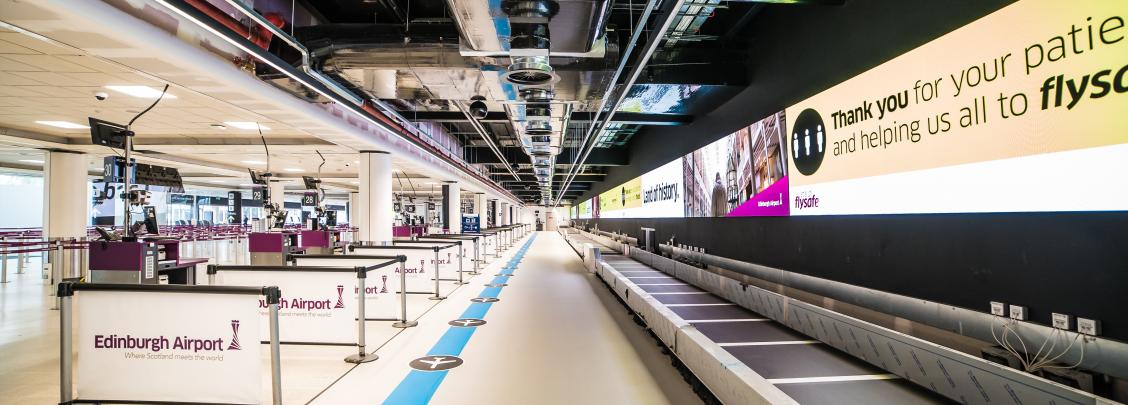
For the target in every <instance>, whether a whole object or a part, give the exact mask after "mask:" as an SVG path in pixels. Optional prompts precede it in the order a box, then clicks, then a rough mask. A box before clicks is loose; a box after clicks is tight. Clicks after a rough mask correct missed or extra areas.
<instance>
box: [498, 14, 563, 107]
mask: <svg viewBox="0 0 1128 405" xmlns="http://www.w3.org/2000/svg"><path fill="white" fill-rule="evenodd" d="M501 9H502V11H504V12H505V13H506V14H507V15H509V29H510V32H511V34H510V39H509V56H510V57H512V58H513V64H512V65H510V66H509V71H508V72H506V73H505V76H503V79H505V81H507V82H509V83H512V84H516V85H518V86H551V85H552V84H554V83H556V82H557V81H559V80H560V77H559V76H557V75H556V73H554V72H553V71H552V65H550V64H549V63H548V52H549V44H550V39H549V33H548V21H549V20H550V19H552V17H553V16H555V15H556V13H557V12H559V11H560V5H559V4H558V3H557V2H556V0H507V1H504V2H503V3H502V5H501Z"/></svg>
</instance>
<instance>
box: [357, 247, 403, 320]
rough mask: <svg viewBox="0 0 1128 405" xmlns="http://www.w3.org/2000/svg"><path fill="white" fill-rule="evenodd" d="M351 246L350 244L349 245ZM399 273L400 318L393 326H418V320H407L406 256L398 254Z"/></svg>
mask: <svg viewBox="0 0 1128 405" xmlns="http://www.w3.org/2000/svg"><path fill="white" fill-rule="evenodd" d="M350 248H351V246H350ZM399 262H400V264H399V274H400V320H399V322H396V323H393V324H392V327H393V328H410V327H412V326H418V325H419V322H416V321H409V320H407V274H406V273H407V266H406V265H405V263H407V256H404V255H400V256H399Z"/></svg>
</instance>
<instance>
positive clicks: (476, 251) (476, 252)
mask: <svg viewBox="0 0 1128 405" xmlns="http://www.w3.org/2000/svg"><path fill="white" fill-rule="evenodd" d="M478 239H480V238H474V271H472V272H470V275H472V276H476V275H479V274H482V273H481V272H479V271H478V268H479V266H480V265H481V259H480V258H479V255H478Z"/></svg>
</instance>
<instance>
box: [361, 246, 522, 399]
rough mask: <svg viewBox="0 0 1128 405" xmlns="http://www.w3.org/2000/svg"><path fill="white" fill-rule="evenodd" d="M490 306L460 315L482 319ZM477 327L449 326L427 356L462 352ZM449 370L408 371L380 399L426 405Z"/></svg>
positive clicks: (493, 290)
mask: <svg viewBox="0 0 1128 405" xmlns="http://www.w3.org/2000/svg"><path fill="white" fill-rule="evenodd" d="M536 238H537V236H536V234H533V236H532V237H530V238H529V240H528V241H527V242H525V244H524V245H522V246H521V248H520V249H518V250H517V252H516V254H515V255H514V257H513V259H511V260H510V262H509V264H508V265H507V266H506V267H505V268H504V270H503V271H502V273H503V274H510V275H511V274H513V271H514V270H516V269H517V264H519V263H521V258H522V257H524V256H525V252H527V251H528V250H529V247H530V246H532V243H533V240H534V239H536ZM508 279H509V277H507V276H497V277H494V280H493V283H495V284H503V283H505V282H507V281H508ZM501 289H502V287H486V288H484V289H482V292H481V293H480V294H478V297H480V298H497V296H498V295H499V294H501ZM492 306H493V303H491V302H475V303H471V304H470V306H469V307H467V308H466V311H465V312H463V313H462V317H463V318H475V319H483V318H485V316H486V313H487V312H489V310H490V308H491V307H492ZM477 329H478V328H463V327H454V326H452V327H450V328H448V329H447V331H446V333H443V336H442V337H440V338H439V341H438V342H436V343H435V346H433V347H431V350H430V351H429V352H427V355H428V356H438V355H451V356H457V355H459V354H461V353H462V349H464V348H466V344H467V343H469V342H470V337H471V336H473V335H474V331H475V330H477ZM448 372H449V371H446V370H444V371H419V370H411V372H409V373H408V374H407V377H404V379H403V381H400V383H399V385H397V386H396V388H395V389H394V390H392V393H391V394H389V395H388V398H387V399H385V400H384V403H385V404H390V405H417V404H426V403H428V402H431V398H432V397H434V396H435V392H437V391H438V389H439V385H440V384H442V383H443V379H445V378H446V375H447V373H448Z"/></svg>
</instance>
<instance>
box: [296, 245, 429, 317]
mask: <svg viewBox="0 0 1128 405" xmlns="http://www.w3.org/2000/svg"><path fill="white" fill-rule="evenodd" d="M389 259H395V260H397V261H399V266H395V267H394V269H390V268H388V267H383V268H380V269H379V270H377V274H369V275H368V276H369V278H373V279H376V278H378V279H379V280H380V281H379V284H375V283H374V284H373V285H372V286H371V287H367V288H365V291H364V297H365V299H364V302H365V305H364V307H365V311H364V313H365V320H366V321H397V322H396V323H394V324H392V326H394V327H397V328H409V327H412V326H415V325H417V324H418V323H416V322H413V321H409V320H408V318H407V294H399V293H400V292H401V291H404V290H406V289H407V278H406V277H404V274H405V272H404V269H405V267H404V263H405V262H406V261H407V257H406V256H402V255H400V256H370V255H347V256H346V255H306V254H301V255H290V256H289V258H288V259H287V261H288V262H290V263H293V264H294V265H296V266H326V267H349V266H370V265H373V264H376V263H382V262H384V261H386V260H389ZM392 273H396V274H398V276H397V277H398V278H399V282H398V283H395V282H394V281H393V285H392V286H391V288H389V287H388V278H389V277H391V276H394V275H395V274H392ZM397 284H398V288H396V285H397ZM358 290H359V288H358ZM395 294H399V297H400V299H399V304H398V308H399V311H398V312H399V317H398V318H395V316H396V312H397V311H396V309H397V304H396V302H395V301H396V300H394V299H390V298H389V295H395Z"/></svg>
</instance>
